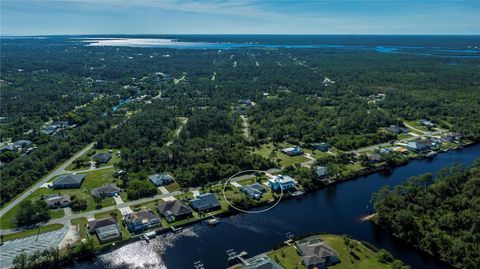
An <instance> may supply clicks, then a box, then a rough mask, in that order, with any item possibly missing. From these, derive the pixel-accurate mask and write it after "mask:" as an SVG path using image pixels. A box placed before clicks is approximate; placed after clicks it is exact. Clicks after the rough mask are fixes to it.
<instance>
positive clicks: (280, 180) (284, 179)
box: [268, 175, 297, 184]
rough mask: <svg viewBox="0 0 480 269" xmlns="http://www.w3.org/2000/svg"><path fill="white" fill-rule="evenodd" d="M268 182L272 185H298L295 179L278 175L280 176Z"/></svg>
mask: <svg viewBox="0 0 480 269" xmlns="http://www.w3.org/2000/svg"><path fill="white" fill-rule="evenodd" d="M268 181H270V182H272V183H280V184H286V183H290V182H293V183H295V184H297V181H295V179H293V178H291V177H290V176H287V175H278V176H275V177H274V178H271V179H269V180H268Z"/></svg>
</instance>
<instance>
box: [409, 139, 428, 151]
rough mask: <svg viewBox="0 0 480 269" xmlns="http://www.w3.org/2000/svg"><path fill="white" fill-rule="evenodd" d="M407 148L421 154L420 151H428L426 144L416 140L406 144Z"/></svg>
mask: <svg viewBox="0 0 480 269" xmlns="http://www.w3.org/2000/svg"><path fill="white" fill-rule="evenodd" d="M407 148H408V149H409V150H412V151H415V152H421V151H425V150H428V149H429V148H430V147H429V145H428V144H427V143H424V142H423V141H421V140H417V141H410V142H408V144H407Z"/></svg>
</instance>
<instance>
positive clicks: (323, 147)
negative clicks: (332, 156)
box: [310, 142, 330, 152]
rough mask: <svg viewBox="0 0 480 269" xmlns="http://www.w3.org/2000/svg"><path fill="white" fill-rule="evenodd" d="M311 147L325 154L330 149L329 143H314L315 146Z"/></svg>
mask: <svg viewBox="0 0 480 269" xmlns="http://www.w3.org/2000/svg"><path fill="white" fill-rule="evenodd" d="M310 146H311V147H312V148H314V149H316V150H320V151H323V152H327V151H328V149H329V148H330V145H329V144H328V143H324V142H322V143H313V144H310Z"/></svg>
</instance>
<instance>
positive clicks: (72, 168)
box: [65, 149, 120, 171]
mask: <svg viewBox="0 0 480 269" xmlns="http://www.w3.org/2000/svg"><path fill="white" fill-rule="evenodd" d="M91 150H92V151H94V152H95V153H94V154H92V156H93V155H95V154H97V153H108V151H109V150H110V149H91ZM111 150H112V158H111V159H110V161H109V162H108V163H106V164H102V165H101V166H107V165H114V164H116V163H118V162H119V161H120V156H118V155H117V151H118V149H111ZM85 156H86V157H88V159H89V160H91V159H92V158H91V156H88V152H86V153H85V154H84V155H82V156H80V157H79V158H82V157H85ZM89 167H90V164H88V165H86V166H82V167H75V165H74V164H73V163H71V164H70V165H68V166H67V167H66V169H65V170H67V171H78V170H85V169H88V168H89Z"/></svg>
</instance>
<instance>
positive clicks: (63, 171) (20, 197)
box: [0, 142, 94, 218]
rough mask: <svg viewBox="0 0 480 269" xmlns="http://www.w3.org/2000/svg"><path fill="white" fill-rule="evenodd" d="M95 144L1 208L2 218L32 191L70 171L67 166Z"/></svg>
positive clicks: (0, 215)
mask: <svg viewBox="0 0 480 269" xmlns="http://www.w3.org/2000/svg"><path fill="white" fill-rule="evenodd" d="M93 145H94V142H93V143H90V144H89V145H88V146H86V147H85V148H83V149H82V150H80V151H79V152H77V153H76V154H75V155H73V156H72V157H71V158H70V159H68V160H67V161H66V162H64V163H63V164H62V165H61V166H60V167H58V168H57V169H55V170H53V171H52V172H51V173H50V174H48V175H47V176H46V177H44V178H43V179H42V180H41V181H39V182H37V183H35V185H33V186H32V187H30V189H29V190H28V191H26V192H24V193H22V194H21V195H20V196H17V197H16V198H15V200H13V201H12V202H11V203H9V204H8V205H6V206H5V207H4V208H2V209H1V210H0V218H1V217H3V215H5V213H7V212H8V211H9V210H10V209H12V208H13V207H15V206H16V205H17V204H19V203H20V202H21V201H23V200H24V199H25V198H27V197H28V196H29V195H30V194H31V193H33V192H34V191H36V190H38V189H40V188H41V187H42V185H43V184H45V183H47V182H49V181H50V180H52V179H53V178H54V177H56V176H58V175H61V174H65V173H68V171H66V170H65V169H66V168H67V166H69V165H70V164H71V163H72V162H73V161H74V160H75V159H77V158H78V157H80V156H82V155H83V154H85V153H86V152H87V151H89V150H90V149H91V148H92V147H93ZM89 171H90V170H89Z"/></svg>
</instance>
